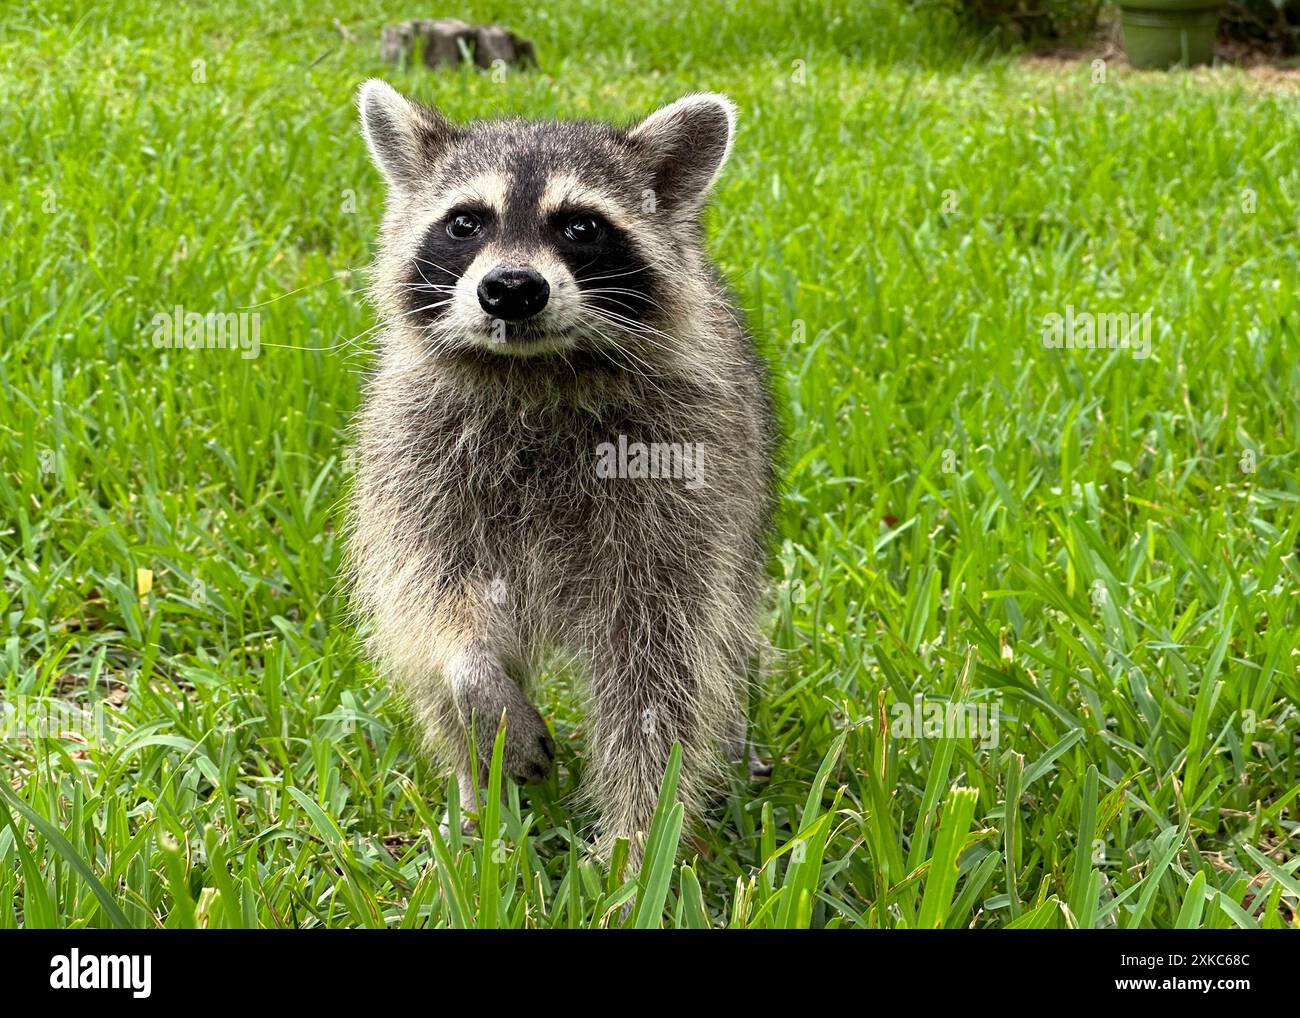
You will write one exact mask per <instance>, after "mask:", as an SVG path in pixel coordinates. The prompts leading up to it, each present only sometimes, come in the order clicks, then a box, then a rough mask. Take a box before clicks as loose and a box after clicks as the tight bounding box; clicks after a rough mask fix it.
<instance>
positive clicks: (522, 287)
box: [478, 265, 551, 322]
mask: <svg viewBox="0 0 1300 1018" xmlns="http://www.w3.org/2000/svg"><path fill="white" fill-rule="evenodd" d="M550 296H551V286H550V284H549V283H547V282H546V277H545V276H543V275H542V274H541V273H540V272H538V271H537V270H536V269H531V268H528V267H527V266H504V265H498V266H497V267H496V268H495V269H491V270H490V271H489V272H488V273H487V275H485V276H484V277H483V279H482V280H481V281H480V282H479V284H478V302H479V306H480V307H482V308H483V310H484V311H486V312H487V313H488V314H490V315H492V317H494V318H503V319H505V320H506V321H508V322H515V321H518V320H519V319H521V318H530V317H532V316H533V315H535V314H537V312H539V311H541V310H542V308H544V307H546V302H547V300H549V299H550Z"/></svg>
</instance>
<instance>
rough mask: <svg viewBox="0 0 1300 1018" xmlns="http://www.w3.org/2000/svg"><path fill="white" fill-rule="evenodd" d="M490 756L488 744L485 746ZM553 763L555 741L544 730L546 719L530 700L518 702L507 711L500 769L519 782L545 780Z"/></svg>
mask: <svg viewBox="0 0 1300 1018" xmlns="http://www.w3.org/2000/svg"><path fill="white" fill-rule="evenodd" d="M484 748H485V750H486V753H485V755H486V756H487V759H488V760H490V759H491V753H492V746H491V744H489V745H487V746H486V747H484ZM554 762H555V742H554V741H553V740H552V739H551V733H550V732H548V731H547V730H546V722H545V721H543V720H542V716H541V715H540V714H538V713H537V708H536V707H534V706H533V705H532V704H530V703H519V704H517V705H515V706H514V707H513V708H511V709H510V710H508V712H507V714H506V741H505V746H504V747H503V750H502V756H501V764H502V770H503V771H504V772H505V773H506V775H508V776H509V777H510V778H511V779H512V780H513V781H515V782H516V783H517V784H520V785H531V784H535V783H536V782H539V781H545V780H546V779H547V777H549V776H550V773H551V766H552V764H554Z"/></svg>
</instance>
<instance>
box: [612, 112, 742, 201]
mask: <svg viewBox="0 0 1300 1018" xmlns="http://www.w3.org/2000/svg"><path fill="white" fill-rule="evenodd" d="M735 129H736V104H735V103H733V102H732V101H731V100H730V99H728V98H727V97H726V96H725V95H718V94H717V93H716V92H699V93H697V94H695V95H688V96H686V97H685V98H682V99H678V100H677V101H676V102H675V103H672V104H671V105H669V106H665V107H664V108H663V109H661V110H657V111H655V112H654V113H651V114H650V116H648V117H646V118H645V120H643V121H641V123H639V124H637V125H636V126H635V127H633V128H631V129H630V130H629V131H628V132H627V138H628V140H629V141H631V142H632V144H633V145H634V146H635V147H636V148H637V149H639V150H640V151H641V153H642V157H643V158H645V159H647V160H648V161H649V163H650V165H651V167H652V169H653V172H654V189H655V194H656V196H657V197H658V198H659V200H660V201H661V202H664V203H666V204H667V205H669V207H673V208H686V209H688V210H692V211H694V210H697V209H698V208H699V207H700V206H701V205H703V204H704V200H705V198H706V197H707V196H708V191H709V188H710V187H711V186H712V185H713V182H714V181H715V180H717V178H718V174H719V173H721V172H722V165H723V163H725V162H726V161H727V156H728V155H730V154H731V139H732V136H733V135H734V134H735Z"/></svg>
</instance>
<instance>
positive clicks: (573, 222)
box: [564, 215, 604, 244]
mask: <svg viewBox="0 0 1300 1018" xmlns="http://www.w3.org/2000/svg"><path fill="white" fill-rule="evenodd" d="M603 232H604V228H603V227H602V226H601V224H600V220H599V219H597V218H596V217H595V216H590V215H581V216H574V217H573V218H572V219H570V220H569V221H568V222H567V223H566V224H565V226H564V235H565V236H566V237H568V238H569V240H571V241H573V242H574V243H575V244H590V243H592V242H594V241H597V240H599V239H600V235H601V233H603Z"/></svg>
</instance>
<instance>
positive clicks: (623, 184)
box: [348, 80, 779, 861]
mask: <svg viewBox="0 0 1300 1018" xmlns="http://www.w3.org/2000/svg"><path fill="white" fill-rule="evenodd" d="M358 104H359V107H360V113H361V126H362V133H363V134H364V136H365V140H366V142H367V145H368V147H369V150H370V154H371V156H372V158H373V160H374V162H375V164H376V165H377V167H378V169H379V170H380V171H381V173H382V175H383V176H384V177H385V179H386V183H387V201H386V204H385V213H384V218H383V224H382V228H381V234H380V244H379V251H378V256H377V260H376V263H375V266H374V271H373V282H372V289H371V299H372V301H373V303H374V304H375V306H376V308H377V310H378V314H379V318H380V327H379V328H380V331H379V334H378V342H377V349H376V359H375V363H374V366H373V368H372V370H371V372H370V374H369V377H368V378H367V382H366V385H365V391H364V398H363V403H362V407H361V409H360V411H359V418H358V427H357V431H358V434H357V447H356V448H357V456H356V475H355V478H354V494H353V496H352V502H351V507H350V519H349V527H348V530H349V534H348V568H349V573H350V578H351V585H352V589H353V592H354V603H355V605H356V607H357V609H358V611H359V614H360V615H361V616H362V618H363V620H364V623H365V627H366V628H367V629H368V632H369V646H370V648H371V651H372V653H373V656H374V657H375V659H376V661H377V663H378V665H379V667H380V668H381V669H383V670H384V671H385V672H386V673H388V674H389V675H390V676H391V678H392V679H393V680H394V681H395V682H396V684H397V685H398V686H399V687H400V689H401V690H402V692H403V693H404V694H405V697H406V698H407V699H408V700H409V702H410V704H411V707H412V710H413V712H414V714H415V717H416V720H417V722H418V724H419V726H420V728H421V729H422V731H423V732H424V733H425V735H426V736H427V738H428V742H429V747H430V749H431V750H433V751H434V752H435V753H436V754H438V755H439V756H440V757H441V758H442V760H443V761H445V763H446V764H447V765H449V766H450V767H451V768H454V769H455V771H456V774H457V778H458V782H459V787H460V793H461V801H462V803H464V804H465V806H466V808H467V809H468V810H471V811H472V810H474V809H475V808H477V806H478V805H479V802H478V800H477V799H476V798H475V794H476V792H475V790H476V788H482V787H486V785H485V779H486V769H485V768H486V763H487V760H488V759H489V758H490V750H491V747H492V744H493V741H494V738H495V735H496V733H497V731H498V728H499V725H500V723H501V720H502V718H503V717H504V721H505V726H506V734H505V746H504V762H505V769H506V771H507V773H508V774H509V776H510V777H512V778H513V779H514V780H515V781H518V782H521V783H527V782H536V781H541V780H543V779H545V778H546V777H547V775H548V774H549V772H550V770H551V767H552V763H553V760H554V757H555V744H554V741H553V737H552V735H551V733H550V732H549V731H548V729H547V726H546V724H545V722H544V721H543V720H542V717H541V715H540V714H539V713H538V711H537V709H536V708H535V707H534V706H533V704H532V702H531V701H530V699H529V697H528V696H527V695H526V692H525V690H526V689H527V687H528V684H529V681H530V679H531V678H533V677H534V676H535V675H536V674H537V672H538V670H539V669H540V668H542V667H543V666H544V665H545V664H546V663H547V662H548V661H550V660H556V659H557V657H556V656H558V659H559V660H562V661H565V662H567V663H569V664H570V665H572V666H573V667H574V669H575V671H576V672H577V673H578V674H579V675H581V676H582V677H583V678H584V679H585V685H586V689H587V692H588V694H589V695H588V700H589V707H588V715H587V724H586V726H585V732H586V753H585V754H584V756H583V764H582V788H583V792H584V794H585V795H587V796H588V797H589V799H590V802H589V804H588V805H589V806H590V807H593V808H594V810H595V812H596V813H597V815H598V820H597V847H598V850H600V851H602V852H606V851H608V849H609V848H610V847H612V843H613V841H614V839H616V838H619V837H624V838H627V839H628V840H629V842H630V843H631V855H632V859H633V860H634V861H636V860H639V859H640V857H641V852H642V846H643V840H644V835H645V833H646V831H647V830H648V827H649V825H650V821H651V818H652V816H653V813H654V810H655V805H656V802H657V798H658V793H659V788H660V783H661V781H662V778H663V774H664V769H665V766H666V764H667V762H668V759H669V753H670V751H671V749H672V746H673V744H674V743H680V744H681V747H682V754H683V763H682V770H681V775H680V779H679V786H678V788H679V796H680V801H681V802H682V803H683V804H684V807H685V810H686V812H687V815H688V818H689V817H698V816H699V814H700V812H701V809H702V807H703V806H705V805H706V804H707V802H708V800H709V798H710V794H711V792H713V791H715V790H716V789H717V788H718V787H719V782H720V780H721V778H722V776H723V774H722V771H723V767H724V764H725V761H726V760H727V759H728V758H734V759H745V760H746V761H747V762H748V763H750V765H751V770H753V771H754V772H756V773H761V772H763V771H764V770H765V768H764V767H763V765H762V763H761V761H759V759H758V758H757V756H756V755H755V754H754V753H753V752H752V750H751V749H749V748H748V746H747V741H748V737H747V734H748V733H747V722H746V717H745V713H744V707H745V705H746V703H747V700H748V690H749V688H750V683H751V682H752V680H753V678H754V676H755V674H756V669H757V667H758V662H760V661H761V660H762V658H763V656H764V654H763V651H764V640H763V636H762V633H761V630H760V625H759V617H760V614H761V610H762V604H763V596H764V589H765V586H766V584H765V580H764V577H765V571H766V563H767V559H768V552H769V546H770V531H771V528H772V517H773V511H774V504H775V479H774V459H775V456H776V453H777V450H778V443H779V439H778V434H777V431H778V429H777V424H776V417H775V414H774V407H773V401H772V398H771V394H770V387H769V382H768V377H767V374H766V370H765V366H764V362H763V361H762V359H761V358H760V356H759V355H758V353H757V352H756V348H755V344H754V342H753V340H752V339H751V337H750V336H749V334H748V333H747V332H746V330H745V328H744V326H743V325H742V319H741V314H740V312H739V311H738V310H737V308H736V306H735V305H734V303H733V302H732V300H731V299H730V298H729V296H728V294H727V292H726V289H725V287H724V286H723V284H722V283H721V281H720V277H719V275H718V273H717V271H716V270H715V268H714V267H713V265H712V263H711V262H710V260H709V258H708V255H707V254H706V253H705V250H704V238H703V230H702V227H701V222H700V218H701V212H702V209H703V207H704V205H705V202H706V201H707V198H708V194H709V191H710V188H711V187H712V185H713V182H714V180H715V179H716V177H717V176H718V173H719V171H720V170H721V168H722V166H723V163H724V162H725V161H726V159H727V156H728V154H729V152H730V149H731V145H732V136H733V130H734V123H735V110H734V107H733V105H732V103H731V102H730V100H728V99H727V98H725V97H723V96H721V95H713V94H698V95H690V96H687V97H686V98H684V99H681V100H679V101H677V102H675V103H673V104H671V105H669V106H667V107H665V108H663V109H660V110H659V111H658V112H656V113H653V114H651V115H650V116H649V117H647V118H646V119H644V120H642V121H641V122H639V123H637V124H635V125H634V126H632V127H630V128H626V129H624V128H619V127H615V126H611V125H608V124H605V123H599V122H589V121H561V122H553V121H529V120H515V119H507V120H485V121H476V122H473V123H470V124H468V125H454V124H452V123H451V122H449V121H448V120H447V119H446V118H445V117H444V116H443V115H442V114H441V113H439V112H438V111H437V110H435V109H432V108H430V107H428V106H425V105H421V104H419V103H416V102H413V101H410V100H408V99H406V98H404V97H403V96H401V95H400V94H399V93H397V92H396V91H395V90H393V89H392V88H391V87H390V86H388V85H387V84H385V83H384V82H382V81H378V80H372V81H368V82H366V84H365V85H363V86H362V88H361V91H360V94H359V97H358Z"/></svg>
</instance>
